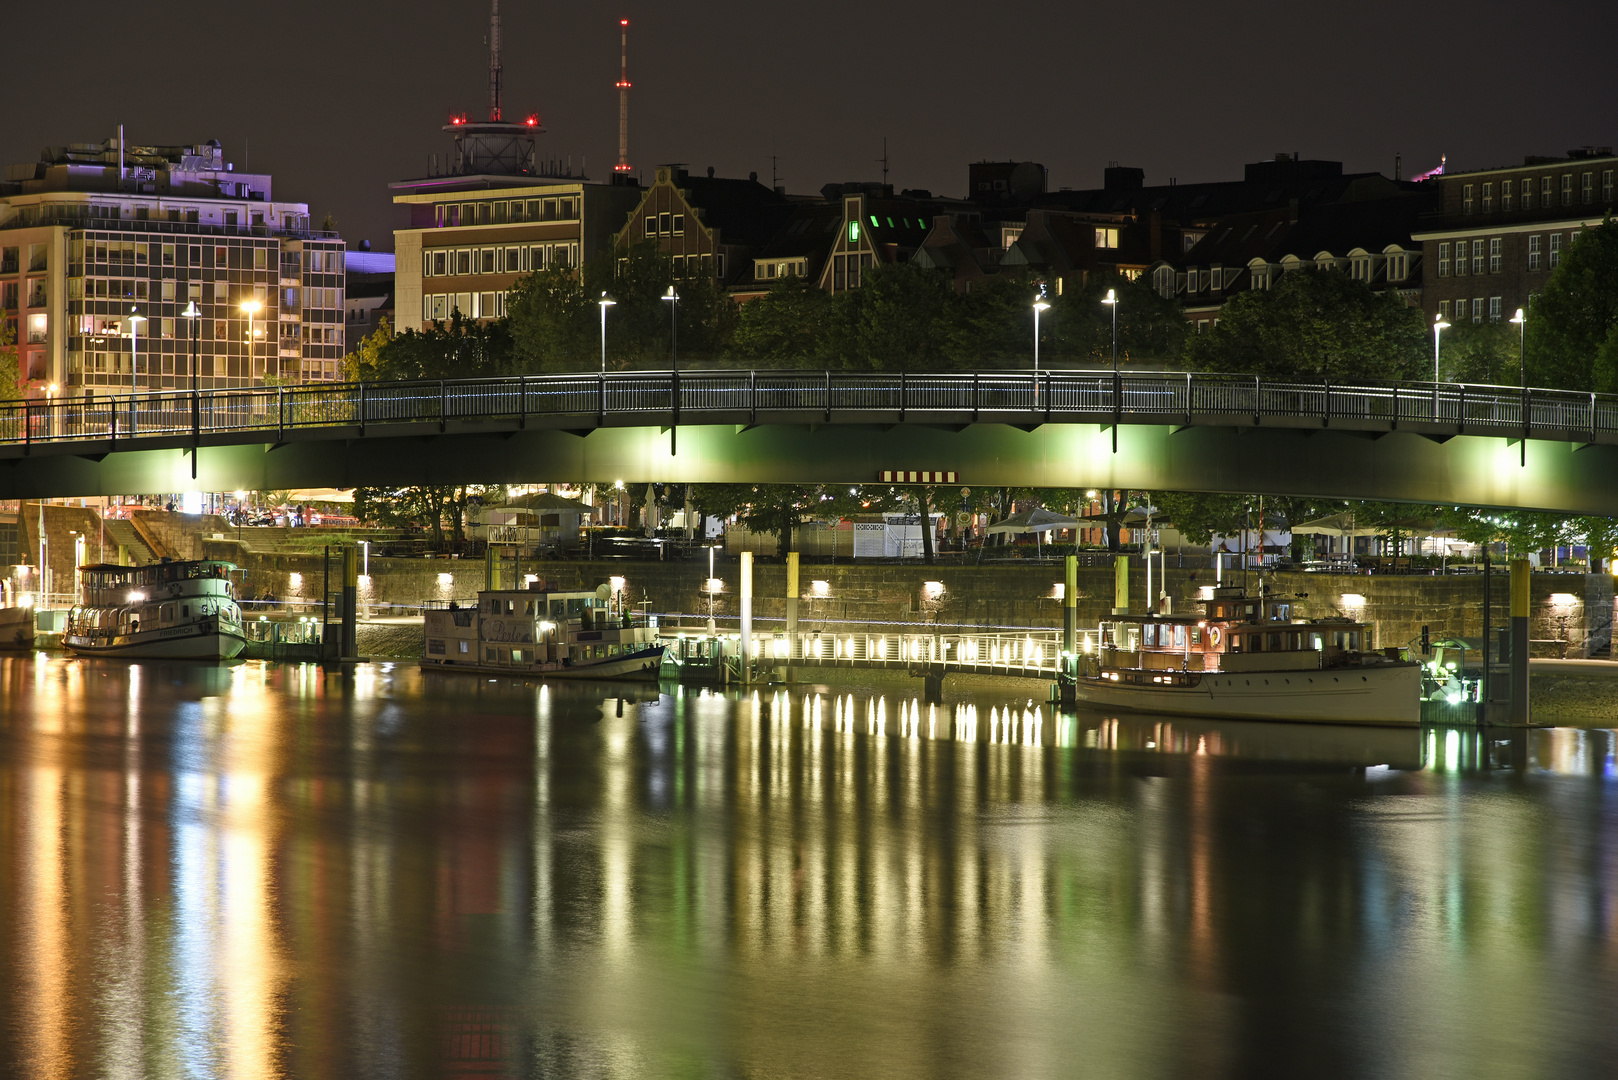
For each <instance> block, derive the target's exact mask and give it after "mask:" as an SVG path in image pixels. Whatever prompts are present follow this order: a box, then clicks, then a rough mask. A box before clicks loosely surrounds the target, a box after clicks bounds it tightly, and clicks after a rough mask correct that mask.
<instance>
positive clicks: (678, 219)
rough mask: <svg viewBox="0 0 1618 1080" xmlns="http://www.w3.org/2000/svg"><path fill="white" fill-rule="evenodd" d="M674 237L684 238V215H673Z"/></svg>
mask: <svg viewBox="0 0 1618 1080" xmlns="http://www.w3.org/2000/svg"><path fill="white" fill-rule="evenodd" d="M674 235H675V236H684V235H685V215H684V214H675V215H674Z"/></svg>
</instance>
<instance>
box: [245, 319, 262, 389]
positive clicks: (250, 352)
mask: <svg viewBox="0 0 1618 1080" xmlns="http://www.w3.org/2000/svg"><path fill="white" fill-rule="evenodd" d="M263 309H264V305H263V304H261V303H259V302H258V301H257V300H243V301H242V310H243V311H245V312H247V373H246V378H247V380H248V381H249V382H251V381H252V378H253V375H254V371H253V361H254V360H256V359H257V358H258V350H257V349H256V348H254V341H253V316H255V315H257V314H258V313H259V312H260V311H262V310H263Z"/></svg>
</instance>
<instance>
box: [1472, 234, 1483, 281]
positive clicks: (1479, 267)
mask: <svg viewBox="0 0 1618 1080" xmlns="http://www.w3.org/2000/svg"><path fill="white" fill-rule="evenodd" d="M1472 273H1474V274H1481V273H1483V241H1482V240H1474V241H1472Z"/></svg>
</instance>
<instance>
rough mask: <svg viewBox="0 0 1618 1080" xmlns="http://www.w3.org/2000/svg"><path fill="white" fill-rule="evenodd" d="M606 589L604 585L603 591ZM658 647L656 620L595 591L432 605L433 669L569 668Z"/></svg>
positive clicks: (534, 592)
mask: <svg viewBox="0 0 1618 1080" xmlns="http://www.w3.org/2000/svg"><path fill="white" fill-rule="evenodd" d="M603 589H605V586H603ZM656 641H657V628H656V626H655V625H652V623H651V620H649V619H647V618H645V617H644V616H642V615H639V614H637V613H635V612H631V611H629V610H628V609H627V608H626V607H624V605H623V604H622V602H621V601H620V602H618V603H614V600H613V599H612V598H611V597H609V596H604V595H602V593H601V592H600V591H596V592H552V591H543V586H541V585H540V584H539V583H537V582H536V583H535V584H534V585H531V586H530V587H529V588H527V589H494V590H485V591H482V592H479V593H478V600H477V603H476V605H466V606H464V607H463V606H461V605H460V604H458V603H455V602H454V601H451V602H449V603H448V604H442V605H439V604H434V605H429V606H428V608H427V610H426V642H427V645H426V652H425V655H424V656H423V658H422V659H423V661H424V662H426V663H429V664H445V665H467V666H482V667H491V666H492V667H511V668H534V667H540V666H547V665H549V666H562V667H571V666H573V665H575V664H578V665H583V664H589V663H596V662H600V661H606V660H612V659H615V658H617V657H620V656H623V655H626V654H631V653H636V652H640V651H643V650H645V649H647V648H649V647H650V646H651V645H653V644H654V643H655V642H656Z"/></svg>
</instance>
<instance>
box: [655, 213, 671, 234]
mask: <svg viewBox="0 0 1618 1080" xmlns="http://www.w3.org/2000/svg"><path fill="white" fill-rule="evenodd" d="M673 229H674V215H673V214H671V213H669V212H668V211H667V210H665V211H663V212H662V213H661V214H659V215H657V231H658V232H659V233H660V234H661V235H664V236H667V235H668V234H669V233H670V232H671V231H673Z"/></svg>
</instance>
